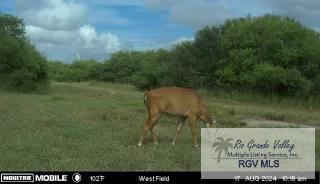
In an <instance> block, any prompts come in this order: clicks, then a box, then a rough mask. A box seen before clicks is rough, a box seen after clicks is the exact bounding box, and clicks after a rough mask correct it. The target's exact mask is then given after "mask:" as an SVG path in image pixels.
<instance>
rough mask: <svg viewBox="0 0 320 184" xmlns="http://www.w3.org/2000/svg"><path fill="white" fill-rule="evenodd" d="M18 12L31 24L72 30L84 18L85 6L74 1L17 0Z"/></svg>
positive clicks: (46, 27)
mask: <svg viewBox="0 0 320 184" xmlns="http://www.w3.org/2000/svg"><path fill="white" fill-rule="evenodd" d="M16 7H17V12H18V14H19V15H20V16H21V17H23V18H24V19H25V21H26V22H28V23H29V24H32V25H33V26H37V27H42V28H45V29H51V30H66V29H68V30H72V29H76V28H78V27H79V26H80V25H81V24H82V23H83V21H84V20H85V19H86V16H87V14H86V7H85V6H84V5H82V4H78V3H75V2H74V1H63V0H38V1H37V3H35V2H34V1H31V0H17V2H16Z"/></svg>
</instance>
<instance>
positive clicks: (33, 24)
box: [0, 0, 320, 62]
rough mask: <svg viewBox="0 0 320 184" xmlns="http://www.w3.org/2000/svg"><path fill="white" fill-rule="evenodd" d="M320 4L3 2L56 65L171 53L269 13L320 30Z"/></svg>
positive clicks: (250, 0) (288, 0) (296, 0)
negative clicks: (215, 29)
mask: <svg viewBox="0 0 320 184" xmlns="http://www.w3.org/2000/svg"><path fill="white" fill-rule="evenodd" d="M319 10H320V1H319V0H281V1H280V0H197V1H194V0H1V1H0V12H3V13H10V14H14V15H16V16H18V17H21V18H23V19H24V21H25V24H26V33H27V36H28V37H29V39H30V41H31V42H32V43H33V44H35V45H36V47H37V49H38V50H39V51H40V52H41V53H42V54H43V55H44V56H46V57H47V58H48V59H50V60H61V61H64V62H71V61H72V60H74V59H76V58H77V56H78V53H79V56H80V57H81V59H97V60H103V59H105V58H107V57H109V56H110V55H111V54H112V53H113V52H116V51H118V50H146V49H157V48H170V47H171V46H172V45H173V44H175V43H179V42H180V41H183V40H192V39H193V37H194V34H195V32H196V31H197V30H199V29H201V28H202V27H203V26H205V25H217V24H219V23H222V22H223V21H224V20H225V19H228V18H235V17H241V16H246V15H248V14H250V15H252V16H258V15H262V14H265V13H275V14H281V15H288V16H291V17H294V18H296V19H298V20H300V21H301V22H302V23H303V24H304V25H306V26H308V27H311V28H313V29H316V30H319V28H320V22H319V21H318V20H320V11H319Z"/></svg>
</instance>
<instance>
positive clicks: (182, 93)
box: [138, 87, 213, 147]
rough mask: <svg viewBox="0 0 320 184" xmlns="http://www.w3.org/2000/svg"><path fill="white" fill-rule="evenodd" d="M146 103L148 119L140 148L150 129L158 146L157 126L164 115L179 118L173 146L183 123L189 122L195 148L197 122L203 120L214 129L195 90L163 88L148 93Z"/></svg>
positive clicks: (211, 120)
mask: <svg viewBox="0 0 320 184" xmlns="http://www.w3.org/2000/svg"><path fill="white" fill-rule="evenodd" d="M144 103H145V105H146V107H147V111H148V117H147V118H146V120H145V122H144V127H143V129H142V133H141V136H140V140H139V144H138V146H141V145H142V143H143V140H144V137H145V135H146V133H147V131H148V130H149V129H150V132H151V135H152V139H153V142H154V144H156V145H157V144H158V141H157V135H156V132H155V129H154V128H155V125H156V122H157V120H158V119H159V117H160V116H161V115H162V114H167V115H173V116H178V117H179V121H178V123H177V130H176V134H175V136H174V138H173V142H172V145H175V142H176V139H177V136H178V134H179V133H180V131H181V129H182V126H183V123H184V121H185V120H186V119H188V120H189V123H190V128H191V132H192V140H193V144H194V146H196V147H198V144H197V135H196V134H197V124H196V123H197V120H201V121H202V122H205V123H206V124H207V127H208V126H209V127H212V125H213V119H212V116H211V115H210V114H209V113H208V110H207V108H206V106H205V105H204V104H203V103H202V100H201V98H200V96H198V95H197V93H196V92H195V91H194V90H193V89H188V88H180V87H163V88H158V89H153V90H150V91H148V92H147V93H146V94H145V95H144Z"/></svg>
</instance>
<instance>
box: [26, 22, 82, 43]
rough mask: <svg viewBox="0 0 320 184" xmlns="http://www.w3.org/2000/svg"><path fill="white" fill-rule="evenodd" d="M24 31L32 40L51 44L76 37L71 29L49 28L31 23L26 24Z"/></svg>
mask: <svg viewBox="0 0 320 184" xmlns="http://www.w3.org/2000/svg"><path fill="white" fill-rule="evenodd" d="M26 33H27V35H28V37H29V38H30V39H31V40H32V41H33V42H36V43H37V42H47V43H52V44H64V43H67V42H70V41H72V40H74V39H75V38H76V36H77V35H76V34H74V32H73V31H72V30H71V31H70V30H49V29H45V28H41V27H36V26H32V25H27V26H26Z"/></svg>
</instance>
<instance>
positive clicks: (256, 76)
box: [242, 64, 311, 94]
mask: <svg viewBox="0 0 320 184" xmlns="http://www.w3.org/2000/svg"><path fill="white" fill-rule="evenodd" d="M242 78H243V82H244V83H247V84H248V85H250V86H251V87H253V88H255V89H258V90H259V91H262V92H265V93H279V94H308V93H309V92H310V91H309V90H310V87H311V83H310V81H309V80H307V79H306V78H305V77H304V76H302V75H301V73H300V72H299V71H298V70H296V69H284V68H282V67H279V66H273V65H270V64H260V65H257V66H255V69H254V70H253V72H250V73H248V74H244V75H243V76H242Z"/></svg>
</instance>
